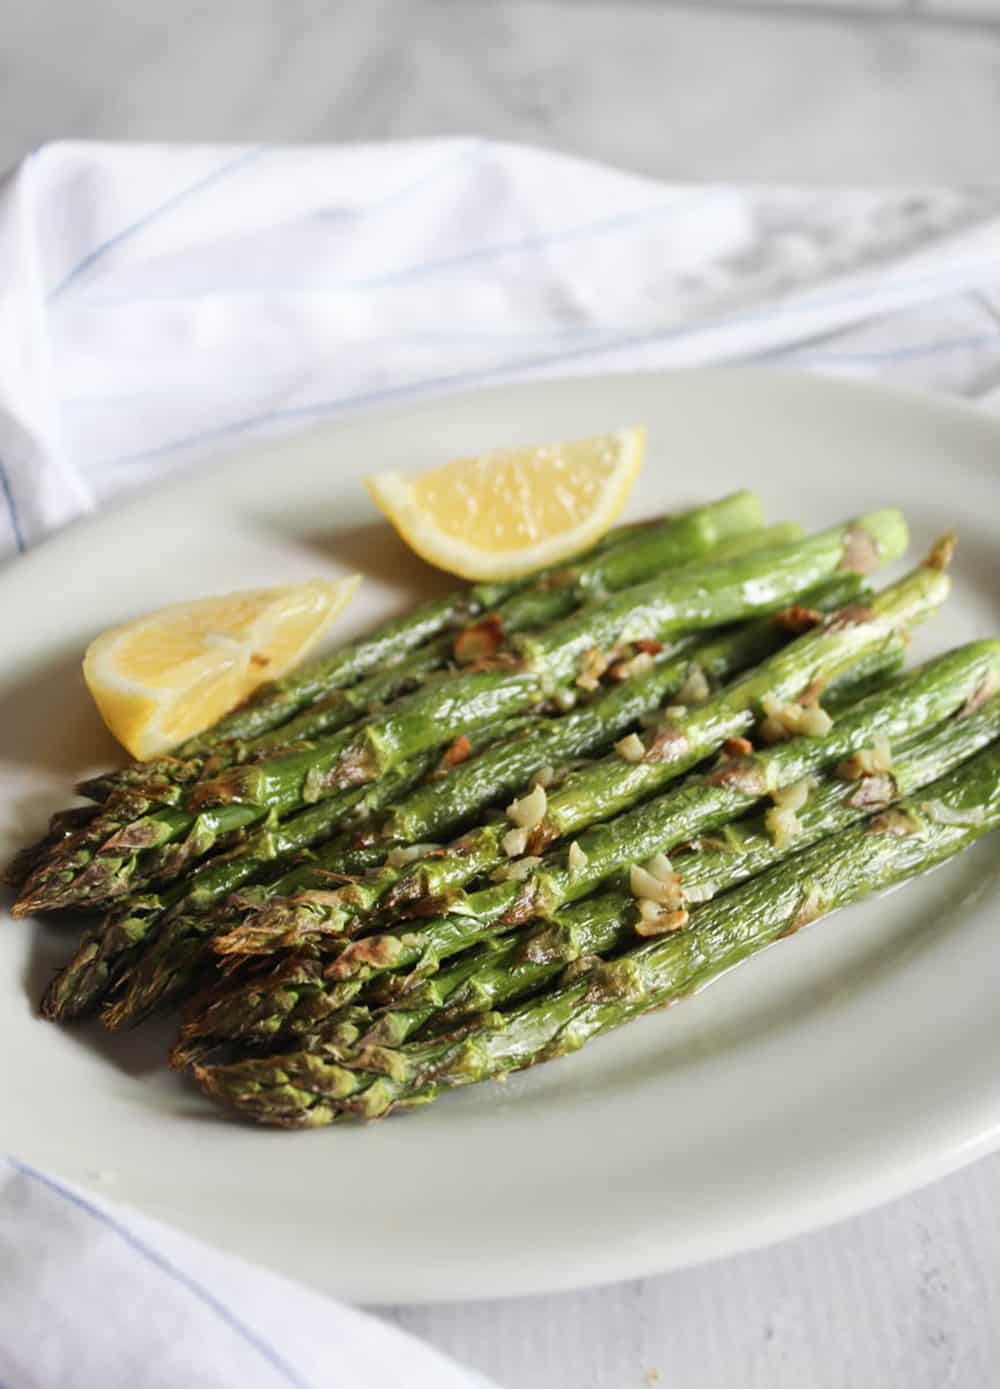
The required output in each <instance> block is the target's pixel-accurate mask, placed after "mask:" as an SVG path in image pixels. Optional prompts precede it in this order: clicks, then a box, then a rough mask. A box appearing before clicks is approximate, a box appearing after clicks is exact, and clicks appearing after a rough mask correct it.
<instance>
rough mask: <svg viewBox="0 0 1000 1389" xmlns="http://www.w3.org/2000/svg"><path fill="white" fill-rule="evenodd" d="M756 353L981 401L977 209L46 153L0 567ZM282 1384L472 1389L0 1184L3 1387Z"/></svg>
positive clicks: (316, 156) (3, 285) (519, 159)
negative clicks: (118, 518) (248, 490)
mask: <svg viewBox="0 0 1000 1389" xmlns="http://www.w3.org/2000/svg"><path fill="white" fill-rule="evenodd" d="M765 358H766V359H768V360H772V361H777V362H781V363H783V364H786V365H799V366H802V367H804V368H808V369H812V370H822V371H832V372H838V373H845V372H847V373H852V374H859V375H865V376H878V377H883V378H886V379H889V380H892V381H897V382H902V383H907V384H911V385H921V386H925V387H928V388H931V389H936V390H942V391H948V392H952V393H957V394H963V395H966V396H973V397H976V398H977V399H979V400H981V401H982V402H983V403H984V404H985V405H987V406H989V405H992V404H995V403H996V402H997V401H998V400H1000V391H998V389H997V387H998V383H1000V190H998V189H963V190H956V189H940V188H934V189H896V190H890V191H885V190H856V189H852V190H843V189H816V188H814V189H808V188H803V189H771V188H758V189H741V188H735V187H692V186H684V187H682V186H667V185H663V184H659V183H655V182H652V181H650V180H648V179H644V178H639V177H636V176H634V175H631V174H625V173H620V172H616V171H613V170H609V169H605V168H601V167H599V166H596V165H593V164H587V163H583V162H581V161H579V160H576V159H570V158H567V157H564V156H559V155H555V154H551V153H547V152H542V151H538V150H532V149H526V148H521V147H515V146H510V145H499V144H494V143H489V142H484V141H479V140H471V139H470V140H426V141H412V142H406V143H398V144H392V145H381V146H380V145H366V146H350V147H342V148H337V147H332V148H331V147H319V146H317V147H307V148H291V149H285V148H277V147H264V148H239V149H236V148H220V147H217V146H191V147H176V146H138V145H133V146H121V145H96V144H94V145H85V144H60V145H53V146H47V147H46V148H44V149H42V150H39V151H38V152H37V153H35V154H34V155H32V156H31V157H29V158H28V159H26V160H25V161H24V163H23V164H21V165H20V166H19V167H18V168H17V169H16V170H14V172H13V173H12V174H10V175H9V176H8V178H7V179H6V180H5V181H4V182H3V183H2V184H0V557H3V556H5V555H12V554H13V553H14V552H15V551H17V550H21V549H25V548H27V547H28V546H30V545H32V544H33V543H35V542H37V541H38V540H40V539H41V538H42V537H43V536H44V535H45V534H46V533H48V532H49V531H51V530H53V529H54V528H56V527H58V526H60V525H63V524H65V523H67V522H69V521H71V520H73V519H74V518H75V517H77V516H79V515H81V514H82V513H85V512H87V511H89V510H91V509H93V508H94V507H96V506H99V505H101V504H102V503H104V502H106V501H107V500H108V499H110V498H111V497H113V496H114V495H115V494H117V493H119V492H123V491H125V490H127V489H129V488H134V487H138V486H143V485H146V484H148V483H150V482H153V481H156V480H157V479H159V478H162V477H165V476H167V475H168V474H171V473H173V472H176V471H178V470H180V469H184V468H192V467H196V466H199V465H201V464H204V463H205V462H207V461H208V460H210V459H212V458H214V457H217V456H218V455H219V453H220V452H221V451H223V450H232V449H234V448H238V447H239V446H240V445H242V444H244V443H246V442H249V441H250V440H251V439H257V438H260V437H261V436H264V435H269V434H274V433H278V432H281V431H289V430H295V429H300V428H302V427H304V426H308V425H311V424H313V423H316V422H318V421H320V420H322V419H325V418H334V417H337V416H342V415H344V414H346V413H348V412H350V411H357V410H363V409H366V408H370V407H372V406H374V405H379V404H383V403H390V402H399V401H403V400H406V399H412V398H417V397H420V396H426V395H430V394H435V393H443V392H448V391H455V390H465V389H468V388H470V387H474V386H478V385H485V384H490V383H494V382H499V381H509V380H516V379H525V378H530V377H540V376H560V375H565V374H568V373H571V372H598V371H609V370H624V369H629V368H653V367H667V366H673V367H684V366H697V365H700V364H703V363H716V362H738V361H747V360H753V359H757V360H760V359H765ZM493 442H502V441H499V440H498V441H493ZM282 1383H286V1384H292V1385H308V1386H310V1387H312V1386H317V1387H318V1386H331V1389H369V1386H371V1389H375V1386H377V1389H393V1386H396V1385H401V1386H402V1385H406V1386H408V1389H424V1386H428V1387H429V1386H434V1389H450V1386H452V1385H454V1386H456V1389H458V1386H467V1387H468V1386H473V1385H474V1384H477V1383H479V1384H481V1383H482V1381H481V1380H477V1378H476V1377H475V1376H473V1375H472V1374H469V1373H467V1372H464V1371H461V1370H459V1369H457V1368H456V1367H453V1366H449V1365H448V1364H447V1363H446V1362H445V1361H443V1360H442V1359H440V1358H439V1357H437V1356H436V1355H435V1354H434V1353H433V1352H431V1351H429V1350H426V1349H425V1348H423V1347H421V1346H419V1345H417V1344H416V1343H414V1342H410V1341H408V1340H405V1339H403V1338H401V1337H400V1336H399V1335H398V1334H397V1333H395V1332H393V1331H391V1330H389V1329H388V1328H386V1327H383V1326H382V1325H381V1323H379V1322H377V1321H374V1320H373V1319H370V1318H368V1317H365V1316H363V1315H362V1314H360V1313H356V1312H353V1311H352V1310H350V1309H348V1308H344V1307H340V1306H337V1305H336V1304H334V1303H332V1302H330V1301H328V1300H326V1299H324V1298H321V1297H318V1296H316V1295H314V1294H312V1293H309V1292H306V1291H305V1290H303V1289H301V1288H298V1287H295V1286H293V1285H292V1284H289V1283H287V1282H285V1281H283V1280H281V1279H278V1278H274V1277H272V1276H271V1275H269V1274H266V1273H264V1272H263V1271H261V1270H257V1269H253V1268H250V1267H248V1266H247V1265H246V1264H243V1263H240V1262H239V1261H237V1260H233V1259H230V1258H227V1257H225V1256H223V1255H221V1254H219V1253H216V1252H213V1251H212V1250H209V1249H206V1248H205V1247H203V1246H201V1245H199V1244H197V1243H196V1242H195V1241H192V1240H190V1239H188V1238H187V1237H186V1236H182V1235H180V1234H177V1233H175V1232H172V1231H170V1230H168V1229H165V1228H164V1227H162V1226H158V1225H156V1224H154V1223H152V1222H149V1221H146V1220H143V1219H140V1218H139V1217H136V1216H133V1215H131V1214H125V1213H123V1212H121V1211H119V1210H115V1208H114V1207H112V1206H111V1205H110V1204H108V1203H105V1202H103V1201H101V1200H98V1199H96V1198H93V1197H90V1196H87V1195H84V1194H82V1193H79V1192H76V1191H74V1190H72V1189H69V1188H67V1187H65V1186H64V1185H63V1184H61V1183H59V1182H56V1181H54V1180H53V1179H51V1178H49V1177H48V1176H47V1175H45V1174H44V1173H37V1172H34V1171H32V1170H30V1169H28V1168H26V1167H24V1166H23V1165H21V1164H19V1163H18V1162H17V1160H16V1157H15V1158H14V1159H11V1160H10V1161H9V1162H8V1163H7V1164H6V1165H4V1164H3V1163H2V1162H0V1389H55V1386H58V1389H92V1386H94V1385H98V1384H99V1385H101V1386H103V1387H104V1389H118V1386H121V1387H122V1389H126V1386H127V1389H160V1386H164V1389H165V1386H168V1385H170V1386H173V1385H177V1384H184V1385H185V1386H188V1389H202V1386H204V1387H205V1389H217V1387H221V1386H225V1387H226V1389H228V1386H241V1387H242V1386H251V1389H255V1387H256V1386H258V1385H260V1386H265V1387H266V1386H270V1385H272V1384H274V1385H280V1384H282ZM511 1389H513V1386H512V1387H511Z"/></svg>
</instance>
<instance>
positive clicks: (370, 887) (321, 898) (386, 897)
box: [210, 584, 901, 956]
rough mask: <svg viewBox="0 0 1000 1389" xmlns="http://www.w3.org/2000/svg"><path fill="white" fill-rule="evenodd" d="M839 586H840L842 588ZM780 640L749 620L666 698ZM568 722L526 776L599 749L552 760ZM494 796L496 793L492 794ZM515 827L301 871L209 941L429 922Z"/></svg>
mask: <svg viewBox="0 0 1000 1389" xmlns="http://www.w3.org/2000/svg"><path fill="white" fill-rule="evenodd" d="M840 586H841V585H840V584H838V585H837V586H836V587H837V588H840ZM831 596H833V594H832V593H831ZM781 644H782V637H781V629H780V626H778V625H777V624H775V623H774V622H773V621H771V620H768V619H765V620H764V621H762V622H760V623H754V624H750V625H749V626H748V627H747V628H745V629H743V631H741V632H739V633H735V634H733V635H731V636H724V637H722V638H719V639H718V640H716V641H714V642H710V643H706V644H705V645H704V646H702V647H700V648H698V649H697V650H696V651H695V652H693V653H692V656H691V658H690V659H683V660H680V661H677V662H671V663H669V664H668V666H666V667H664V673H668V672H669V671H670V667H671V666H676V677H675V679H674V681H672V682H671V685H672V687H671V685H668V686H667V687H666V688H665V689H664V690H663V692H662V695H661V701H660V702H662V701H663V700H669V699H670V697H671V696H672V695H673V694H674V693H676V690H677V689H680V688H682V686H683V684H684V683H686V682H687V681H688V680H689V679H690V677H691V671H692V669H696V670H697V671H699V672H700V673H703V674H708V673H710V674H711V678H712V679H713V680H717V679H718V677H719V675H720V674H724V673H727V672H726V671H725V670H724V667H723V662H724V661H725V660H728V659H730V658H731V657H733V656H737V657H738V659H737V660H736V661H732V662H731V664H730V671H731V670H733V669H739V667H740V666H741V665H749V664H750V663H751V660H752V657H753V655H757V656H759V657H760V656H763V655H764V654H765V652H766V651H767V650H771V651H773V650H775V649H777V648H779V647H780V645H781ZM741 648H742V649H741ZM744 658H746V659H744ZM900 664H901V652H900V651H890V652H887V653H877V660H876V661H873V662H872V663H871V665H870V666H869V667H868V668H867V669H866V670H865V671H864V673H863V678H862V679H861V680H860V682H857V681H855V680H854V679H852V678H851V677H852V676H853V674H854V672H849V674H848V675H847V676H845V677H843V678H842V680H841V681H840V682H838V684H837V685H836V686H834V687H831V689H830V691H829V692H828V696H827V699H826V705H827V708H828V709H831V710H833V709H835V708H837V707H843V706H846V705H847V704H848V703H852V702H856V701H857V699H859V698H861V697H862V695H863V694H864V693H866V692H868V690H869V684H870V681H871V680H872V679H873V678H874V677H875V676H876V675H877V676H878V677H879V678H880V680H881V679H884V677H885V675H886V673H887V671H888V670H891V671H893V672H894V673H896V672H898V669H899V665H900ZM858 684H860V688H858V687H857V686H858ZM841 687H843V688H841ZM637 693H638V692H637ZM838 696H839V698H838ZM613 702H614V704H615V705H616V706H617V707H616V708H614V709H612V708H611V706H612V703H613ZM623 703H624V701H622V700H621V697H620V696H619V695H618V694H617V693H616V694H612V695H609V696H607V697H606V698H605V699H604V700H601V701H598V702H596V703H595V704H594V705H592V706H591V708H590V709H589V710H588V711H587V713H588V714H589V715H592V716H594V718H595V719H600V720H601V722H602V724H603V728H604V733H603V736H602V737H601V742H602V743H604V744H607V743H609V742H612V741H613V740H614V739H615V738H617V737H619V735H620V734H621V733H623V732H626V731H627V728H628V727H629V726H634V724H635V718H634V717H633V718H632V719H630V720H629V721H628V723H625V724H622V723H619V722H618V721H617V720H616V718H615V717H614V715H615V714H617V713H618V712H619V710H620V709H621V705H622V704H623ZM633 704H634V702H633ZM644 712H645V711H644ZM571 721H572V716H569V717H568V718H567V719H566V720H561V721H560V724H559V725H557V726H553V727H552V728H551V729H549V730H546V731H547V732H549V733H550V734H552V735H554V736H553V737H551V738H550V739H547V740H544V741H543V740H542V739H539V740H538V743H539V744H540V746H539V745H538V744H536V745H535V747H534V758H533V765H532V766H531V767H530V768H528V769H526V773H527V772H528V771H534V770H537V768H538V767H545V766H546V763H549V764H555V765H558V762H559V760H560V759H561V758H566V757H572V756H573V755H575V754H578V753H579V752H583V751H593V750H595V749H596V750H599V749H600V743H598V742H597V741H596V730H595V740H594V742H593V743H590V744H589V745H588V747H587V748H583V747H576V748H575V747H572V746H569V747H567V746H566V744H565V743H563V742H562V740H561V739H559V742H558V744H557V746H558V748H559V753H558V756H552V755H551V754H552V752H553V744H555V743H556V738H557V737H558V735H559V732H560V727H561V725H562V723H571ZM578 731H579V728H578V726H577V727H576V728H573V727H570V728H567V729H566V730H565V732H566V734H567V735H568V736H569V737H573V736H575V734H576V733H577V732H578ZM523 736H524V735H522V738H523ZM501 746H502V745H501ZM520 746H521V740H519V741H518V742H517V743H515V744H514V748H515V750H517V749H519V748H520ZM497 750H498V749H492V748H491V749H489V750H487V752H486V753H484V754H483V756H482V758H481V759H479V760H480V761H482V762H483V763H487V762H489V761H491V760H492V757H493V754H494V753H495V752H496V751H497ZM546 751H548V752H549V754H550V755H549V756H548V757H546V756H545V752H546ZM457 779H458V778H456V780H457ZM529 784H530V782H529V779H528V775H527V774H525V775H522V776H520V777H519V778H518V780H517V781H516V783H515V784H514V785H504V786H503V787H502V793H503V794H504V795H506V794H509V793H511V792H513V791H516V790H520V789H525V788H526V787H527V786H528V785H529ZM429 789H431V788H428V787H427V786H424V787H419V788H418V789H417V790H416V791H415V792H414V793H413V794H412V795H411V796H409V797H407V798H406V799H405V801H404V802H402V803H401V804H402V806H405V805H406V804H407V802H409V803H412V802H413V801H414V800H416V799H418V798H423V797H426V793H427V791H428V790H429ZM456 789H457V788H456ZM550 794H552V793H551V792H550ZM492 799H494V800H496V799H498V797H497V796H496V795H494V796H493V797H492ZM399 810H400V806H397V807H396V808H395V809H394V810H392V811H390V817H389V818H390V820H391V821H394V820H395V819H396V817H397V815H398V813H399ZM509 829H510V824H509V822H508V821H505V820H502V819H500V818H497V817H494V818H493V819H492V820H488V821H487V822H486V823H485V824H481V825H478V826H476V827H475V828H474V829H471V830H469V831H467V832H466V833H465V834H463V835H461V836H460V837H459V838H458V839H456V840H454V841H453V842H452V843H451V844H449V845H447V846H446V847H445V848H444V849H431V850H430V851H429V852H427V853H426V854H425V855H423V856H420V857H418V858H417V860H416V861H415V862H412V863H410V864H409V865H408V866H406V867H399V866H396V865H395V864H394V863H393V862H392V860H391V857H390V861H388V862H387V863H385V864H383V865H382V866H381V867H380V868H379V869H378V870H377V871H376V872H370V873H368V874H366V875H365V876H363V877H362V878H361V879H360V880H357V881H351V882H349V883H345V885H344V886H343V887H341V888H338V889H336V890H335V891H333V892H328V891H320V892H319V893H318V894H313V893H311V892H310V887H312V886H316V887H318V888H323V886H324V884H322V883H321V882H320V881H317V882H316V883H315V884H312V883H310V882H309V880H308V878H307V877H306V876H304V875H298V876H297V877H296V878H295V879H293V881H292V883H291V893H289V892H288V891H287V890H286V888H287V886H288V885H287V884H286V883H284V882H283V881H281V880H279V882H277V883H275V884H273V885H272V886H271V887H270V888H267V889H264V890H262V891H261V892H260V893H259V894H256V895H255V896H254V897H253V898H251V899H250V900H249V901H248V900H247V899H245V898H244V899H241V900H240V901H239V902H238V903H237V904H235V907H234V908H232V909H230V911H229V913H228V915H229V917H230V920H229V921H228V922H225V921H223V922H220V923H219V924H218V927H217V928H216V929H213V932H212V935H211V940H210V943H211V946H212V949H213V950H214V951H215V952H216V953H217V954H220V955H233V956H238V955H246V954H272V953H275V952H278V951H284V950H294V949H301V948H303V947H306V946H308V945H311V944H314V943H316V942H317V941H318V940H320V939H321V938H322V937H324V936H331V935H333V936H335V935H338V934H341V933H343V932H345V931H348V932H350V934H351V935H355V934H358V932H359V931H360V930H361V929H362V927H363V926H365V925H368V924H370V922H366V920H365V918H366V917H371V915H372V913H375V912H377V914H378V917H379V918H385V917H391V916H393V915H396V916H404V917H405V916H432V915H435V914H437V913H439V912H442V911H445V910H447V908H448V906H449V903H450V902H451V901H452V900H453V898H454V895H455V894H456V893H457V892H458V890H459V889H461V888H464V887H465V886H466V885H467V884H469V883H470V882H472V881H474V880H475V879H476V878H481V877H483V876H484V875H486V874H489V873H491V872H494V871H495V870H499V869H500V868H501V867H502V866H503V865H505V864H507V862H508V859H507V857H506V855H505V853H504V848H503V841H504V838H505V835H506V833H507V831H508V830H509ZM424 837H428V836H417V839H419V838H424Z"/></svg>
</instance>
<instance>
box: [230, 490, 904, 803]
mask: <svg viewBox="0 0 1000 1389" xmlns="http://www.w3.org/2000/svg"><path fill="white" fill-rule="evenodd" d="M905 546H906V526H905V522H904V521H903V518H902V517H901V516H900V514H899V513H898V512H896V511H882V512H874V513H872V514H871V515H869V516H866V517H861V518H859V519H857V520H855V521H851V522H848V523H847V524H845V525H842V526H835V527H833V528H832V529H831V530H828V531H824V532H822V533H820V534H819V535H816V536H812V537H810V538H808V539H806V540H804V541H801V542H799V543H797V544H795V545H790V546H784V547H782V548H780V549H775V550H765V551H764V552H763V553H761V554H756V555H751V556H749V557H748V558H746V559H744V560H742V561H739V560H738V561H735V562H733V563H731V564H728V565H715V566H713V565H711V564H708V565H706V566H705V567H704V568H700V569H698V568H696V569H690V570H686V571H684V573H683V574H681V575H676V576H673V575H667V576H666V577H664V578H657V579H652V580H648V581H647V582H646V583H644V584H636V585H635V586H634V587H632V588H628V589H624V590H622V592H620V593H618V594H616V595H614V596H613V597H611V598H608V599H605V600H604V601H603V602H601V603H598V604H595V605H594V606H593V607H589V608H586V609H584V610H582V611H581V612H580V613H579V614H577V615H576V616H574V617H570V618H567V619H566V620H565V621H563V622H557V623H556V624H555V625H554V626H553V627H551V628H550V629H548V630H547V631H544V632H540V633H537V634H534V635H531V634H529V635H522V636H520V637H516V638H515V639H514V647H515V652H516V654H517V655H518V656H519V658H520V659H519V662H518V666H517V668H515V669H512V670H510V671H506V672H501V671H483V672H480V673H476V674H470V675H467V676H463V677H461V678H460V679H458V680H456V681H453V682H450V683H449V685H448V686H447V687H439V688H438V689H436V690H425V691H421V692H418V693H417V694H415V695H411V696H410V697H409V698H408V699H406V700H401V701H400V703H399V704H398V705H397V706H396V708H395V709H394V710H393V711H389V712H387V713H386V714H384V715H382V716H381V717H380V718H375V719H372V720H371V721H370V723H368V724H367V725H366V726H365V728H364V729H362V730H361V731H360V732H359V733H358V735H357V737H356V738H355V739H354V740H353V741H352V743H351V745H350V746H348V747H347V748H345V749H343V750H340V749H338V750H337V753H336V756H335V757H334V758H333V759H331V761H330V763H329V766H327V767H325V768H324V772H323V775H324V776H325V777H326V778H327V779H328V780H329V781H330V782H331V783H332V784H334V785H353V784H355V783H357V782H361V781H369V780H371V779H372V778H374V777H376V776H379V775H381V774H382V773H384V772H385V771H387V770H388V768H389V767H391V766H392V765H393V764H394V763H395V762H397V761H399V760H401V759H402V758H404V757H406V756H411V755H412V754H413V753H414V752H415V751H416V750H417V749H418V748H420V747H424V746H427V745H428V744H429V743H433V742H434V740H435V739H437V740H441V739H442V736H443V734H442V727H444V728H447V727H448V720H449V719H451V718H454V717H455V716H456V715H457V714H458V712H459V710H461V716H462V718H463V720H464V723H465V725H466V726H474V724H475V722H476V721H477V719H480V718H486V717H496V716H497V714H498V713H499V712H500V709H501V708H502V710H503V712H505V713H514V712H517V711H520V710H523V709H525V708H528V707H530V705H531V704H532V703H533V702H534V701H536V700H537V699H538V698H540V697H542V696H544V695H545V694H546V693H548V692H550V691H552V690H554V689H556V688H558V687H559V686H560V685H566V684H569V683H570V682H572V681H573V680H574V679H576V677H577V676H578V675H579V672H580V667H581V663H582V662H583V661H584V660H585V658H587V657H588V654H589V653H590V652H592V651H594V650H597V651H599V652H605V651H611V650H613V649H614V648H615V647H616V646H617V645H619V644H621V643H623V642H632V641H636V640H641V639H653V640H657V641H664V640H669V639H671V638H674V637H676V636H678V635H679V634H681V633H683V632H692V631H699V630H704V629H705V628H706V627H712V626H717V625H719V624H720V623H725V622H737V621H740V620H742V619H745V618H749V617H753V616H756V615H758V614H760V613H763V612H769V611H773V610H774V609H775V608H778V607H781V605H782V604H783V603H786V602H791V601H792V600H794V599H795V598H796V597H798V596H799V595H800V594H802V593H803V592H805V591H806V590H808V589H810V588H812V587H814V586H815V585H816V584H818V583H820V582H822V580H823V579H825V578H828V577H830V575H832V574H834V573H836V572H838V571H839V570H844V569H846V570H852V571H853V572H855V573H868V572H871V571H872V569H874V568H877V566H878V564H879V563H880V562H881V561H883V560H887V559H889V558H896V557H898V556H899V555H900V554H901V553H902V551H903V550H904V549H905ZM221 780H222V782H223V784H222V785H220V786H219V787H218V788H217V790H216V792H215V793H210V794H218V795H220V796H222V797H224V798H230V797H232V796H234V795H239V796H246V797H248V798H249V797H253V796H255V795H260V794H262V793H263V794H266V787H265V786H260V787H254V786H253V785H251V784H249V783H243V784H242V785H240V784H234V783H232V782H230V783H228V784H227V783H225V779H224V778H223V779H221Z"/></svg>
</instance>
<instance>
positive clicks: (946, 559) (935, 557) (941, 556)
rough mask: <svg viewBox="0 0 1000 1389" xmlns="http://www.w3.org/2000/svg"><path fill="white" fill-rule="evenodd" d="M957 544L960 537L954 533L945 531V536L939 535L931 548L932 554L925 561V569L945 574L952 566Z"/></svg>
mask: <svg viewBox="0 0 1000 1389" xmlns="http://www.w3.org/2000/svg"><path fill="white" fill-rule="evenodd" d="M957 544H958V536H957V535H956V534H955V532H954V531H945V533H944V534H943V535H939V536H938V538H937V540H935V542H934V544H933V545H932V546H931V550H930V554H928V556H927V558H926V559H925V560H924V568H925V569H936V570H938V572H939V573H941V574H943V573H944V572H945V571H946V570H947V569H948V568H949V566H950V565H951V561H952V557H953V556H954V554H955V546H956V545H957Z"/></svg>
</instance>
